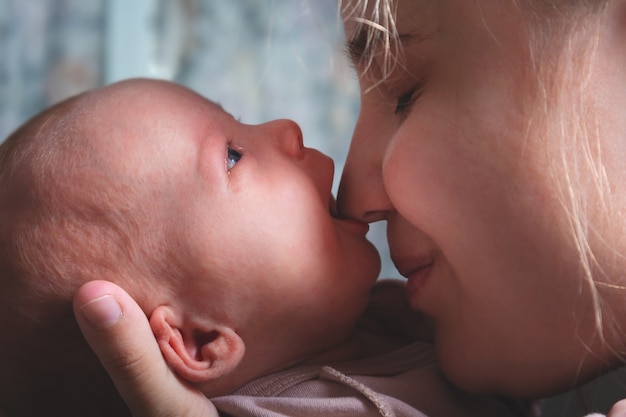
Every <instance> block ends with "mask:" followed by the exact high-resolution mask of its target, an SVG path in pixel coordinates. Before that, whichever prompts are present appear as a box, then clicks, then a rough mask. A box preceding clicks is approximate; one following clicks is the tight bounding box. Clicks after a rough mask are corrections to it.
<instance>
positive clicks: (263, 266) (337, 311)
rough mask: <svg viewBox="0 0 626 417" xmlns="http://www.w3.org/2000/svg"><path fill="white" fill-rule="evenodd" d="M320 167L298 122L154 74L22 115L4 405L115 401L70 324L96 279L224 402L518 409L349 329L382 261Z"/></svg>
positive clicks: (327, 170)
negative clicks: (252, 113) (113, 287)
mask: <svg viewBox="0 0 626 417" xmlns="http://www.w3.org/2000/svg"><path fill="white" fill-rule="evenodd" d="M332 179H333V163H332V161H331V159H330V158H328V157H327V156H325V155H323V154H322V153H320V152H318V151H316V150H314V149H309V148H305V147H303V143H302V134H301V132H300V129H299V127H298V125H297V124H295V123H294V122H291V121H288V120H278V121H273V122H269V123H265V124H262V125H258V126H250V125H245V124H242V123H239V122H238V121H237V120H236V119H234V118H233V117H232V116H231V115H230V114H228V113H226V112H225V111H224V110H223V109H222V108H221V107H220V106H219V105H217V104H215V103H213V102H211V101H208V100H206V99H205V98H203V97H201V96H199V95H197V94H195V93H194V92H192V91H190V90H188V89H185V88H183V87H181V86H178V85H175V84H172V83H168V82H164V81H155V80H128V81H124V82H120V83H117V84H113V85H111V86H108V87H105V88H103V89H100V90H95V91H92V92H88V93H85V94H82V95H80V96H77V97H74V98H71V99H69V100H67V101H65V102H63V103H61V104H58V105H56V106H54V107H52V108H50V109H48V110H46V111H44V112H43V113H41V114H39V115H37V116H35V117H34V118H33V119H32V120H30V121H29V122H27V123H26V124H25V125H24V126H22V127H21V128H20V129H18V130H17V131H16V132H15V133H13V134H12V135H11V136H10V137H9V138H8V139H7V140H6V141H5V142H4V143H3V144H2V145H1V146H0V218H1V221H0V317H1V320H2V322H1V323H0V326H1V327H2V335H3V341H2V344H0V396H1V400H0V409H3V410H4V411H5V413H6V415H8V416H12V415H20V416H24V415H47V416H50V415H64V416H68V415H83V416H84V415H90V416H93V415H115V416H120V415H123V414H125V413H128V411H127V410H126V408H125V407H124V405H123V403H122V402H121V400H120V399H119V397H118V396H117V394H116V392H115V389H114V387H113V386H112V384H111V382H110V380H109V379H108V378H107V377H106V374H105V373H104V372H103V371H102V369H101V367H100V366H99V364H98V362H97V360H96V359H95V356H94V355H93V354H92V353H91V351H90V350H89V348H88V347H87V345H86V344H85V343H84V341H83V339H82V337H81V335H80V332H79V331H78V328H77V327H76V325H75V321H74V319H73V317H72V307H71V304H72V303H71V300H72V296H73V294H74V292H75V291H76V289H77V288H78V287H79V286H80V285H81V284H83V283H85V282H87V281H90V280H95V279H102V278H105V279H107V280H111V281H114V282H116V283H118V284H120V285H122V286H123V287H124V288H125V289H127V290H128V291H129V292H130V293H131V294H132V295H133V297H135V299H136V300H137V301H138V302H139V304H140V305H141V306H142V308H143V310H144V311H145V312H146V314H147V315H148V316H149V318H150V323H151V326H152V329H153V331H154V334H155V336H156V338H157V340H158V342H159V346H160V348H161V351H162V353H163V356H164V358H165V359H166V361H167V362H168V364H169V365H170V366H171V368H172V369H173V370H174V371H175V372H176V373H177V375H179V377H180V378H181V379H182V380H184V381H187V382H188V383H189V384H191V385H193V386H194V387H196V388H198V389H200V390H201V391H202V392H203V393H204V394H205V395H206V396H207V397H208V398H211V399H212V400H213V402H214V404H215V405H216V407H217V408H218V410H219V411H220V413H224V414H228V415H267V416H270V415H285V414H291V415H296V416H309V415H319V416H328V415H346V416H348V415H349V416H352V415H403V416H422V415H433V416H487V415H494V416H507V415H518V414H516V411H515V410H514V409H513V408H512V407H511V406H510V405H509V404H504V403H503V402H500V401H499V400H497V399H494V398H491V397H479V396H472V395H468V394H464V393H461V392H458V391H457V390H455V389H454V388H452V387H451V386H449V385H448V383H447V382H446V381H445V380H444V379H443V378H442V377H441V376H440V373H439V370H438V368H437V366H436V364H435V362H434V355H433V352H432V350H431V348H430V346H429V345H426V344H423V343H414V344H409V345H406V344H403V343H399V342H398V341H397V340H393V339H391V338H385V337H382V336H376V335H372V334H368V333H365V332H359V331H357V330H356V323H357V320H358V319H359V317H360V316H361V315H362V314H363V312H364V310H365V308H366V306H367V304H368V299H369V293H370V289H371V288H372V286H373V285H374V283H375V281H376V277H377V275H378V271H379V267H380V262H379V257H378V254H377V252H376V250H375V249H374V247H373V246H372V245H371V244H370V242H368V241H367V240H366V238H365V234H366V232H367V230H368V226H367V224H364V223H361V222H358V221H354V220H349V219H341V218H338V217H337V216H336V212H335V207H334V199H333V197H332V194H331V185H332ZM418 410H419V411H418ZM394 413H395V414H394ZM422 413H424V414H422ZM519 415H521V414H519Z"/></svg>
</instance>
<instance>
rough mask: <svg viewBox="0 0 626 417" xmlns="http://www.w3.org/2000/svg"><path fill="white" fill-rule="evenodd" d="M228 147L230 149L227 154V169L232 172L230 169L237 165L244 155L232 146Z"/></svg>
mask: <svg viewBox="0 0 626 417" xmlns="http://www.w3.org/2000/svg"><path fill="white" fill-rule="evenodd" d="M227 149H228V152H227V155H226V171H228V172H230V170H231V169H233V167H234V166H235V165H237V162H239V160H240V159H241V157H242V155H241V152H239V151H238V150H236V149H233V148H231V147H230V146H228V148H227Z"/></svg>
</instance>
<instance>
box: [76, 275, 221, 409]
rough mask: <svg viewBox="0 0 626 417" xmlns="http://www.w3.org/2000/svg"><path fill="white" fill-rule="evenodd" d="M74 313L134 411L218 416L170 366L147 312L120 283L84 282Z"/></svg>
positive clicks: (78, 293) (88, 339)
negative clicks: (161, 349) (151, 326)
mask: <svg viewBox="0 0 626 417" xmlns="http://www.w3.org/2000/svg"><path fill="white" fill-rule="evenodd" d="M74 314H75V316H76V320H77V322H78V324H79V326H80V328H81V330H82V332H83V335H84V337H85V339H86V340H87V342H88V343H89V345H90V346H91V348H92V349H93V351H94V352H95V353H96V355H97V356H98V358H99V359H100V361H101V363H102V365H103V366H104V368H105V369H106V370H107V372H108V373H109V375H110V376H111V379H112V380H113V382H114V384H115V386H116V388H117V390H118V391H119V393H120V395H121V396H122V398H123V399H124V401H125V402H126V404H127V405H128V406H129V407H130V409H131V411H132V412H133V415H134V416H136V417H141V416H151V417H155V416H163V417H166V416H211V415H214V416H217V412H216V411H215V408H214V407H213V405H212V403H211V402H210V401H209V400H207V399H206V398H205V397H204V396H203V395H202V394H201V393H199V392H198V391H196V390H194V389H192V388H190V387H188V386H186V385H184V384H183V383H182V382H181V381H180V380H179V379H178V378H177V377H176V376H175V375H174V373H173V372H172V371H171V370H170V369H169V367H168V366H167V364H166V363H165V361H164V359H163V356H162V355H161V351H160V349H159V347H158V344H157V342H156V340H155V339H154V336H153V334H152V330H151V329H150V324H149V322H148V319H147V317H146V316H145V314H144V312H143V311H142V310H141V308H140V307H139V306H138V305H137V303H136V302H135V301H134V300H133V299H132V298H131V297H130V296H129V295H128V294H127V293H126V292H125V291H124V290H122V289H121V288H120V287H118V286H117V285H115V284H113V283H111V282H107V281H92V282H89V283H87V284H85V285H83V286H82V287H81V288H80V289H79V290H78V292H77V293H76V295H75V297H74Z"/></svg>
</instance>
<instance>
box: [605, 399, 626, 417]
mask: <svg viewBox="0 0 626 417" xmlns="http://www.w3.org/2000/svg"><path fill="white" fill-rule="evenodd" d="M606 417H626V399H625V400H621V401H618V402H616V403H615V405H614V406H613V407H611V410H610V411H609V414H607V415H606Z"/></svg>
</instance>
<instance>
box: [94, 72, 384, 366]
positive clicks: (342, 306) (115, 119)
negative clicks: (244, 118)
mask: <svg viewBox="0 0 626 417" xmlns="http://www.w3.org/2000/svg"><path fill="white" fill-rule="evenodd" d="M96 94H101V95H102V100H101V103H102V105H101V106H100V108H99V110H98V112H97V114H98V116H97V117H96V118H95V119H96V120H97V122H94V124H93V125H91V126H90V127H89V129H93V131H94V132H98V138H99V139H98V140H97V144H96V149H97V150H98V152H100V155H101V156H102V157H103V158H106V160H107V161H108V162H109V163H110V164H111V166H112V167H113V169H114V170H115V171H116V172H119V174H120V175H123V176H132V177H133V178H134V179H135V180H136V181H137V182H138V183H139V184H142V185H141V186H142V187H146V188H151V189H154V190H156V191H155V192H153V193H152V195H154V196H155V197H154V200H153V201H147V202H146V204H147V205H150V207H151V210H153V211H154V219H163V220H162V222H163V230H164V231H165V236H166V239H167V245H168V247H169V250H170V251H173V252H175V256H176V257H177V258H178V259H180V260H181V264H182V265H183V267H184V268H185V270H186V272H187V273H186V274H185V276H187V277H193V278H187V279H189V282H185V283H184V287H185V288H187V289H188V290H189V291H185V295H184V296H183V298H184V299H183V300H181V303H184V305H183V306H184V308H185V309H189V310H190V311H192V310H195V311H206V312H209V311H210V312H212V313H215V314H218V315H221V317H222V318H223V319H224V320H227V321H231V322H232V323H230V324H233V325H234V326H237V328H238V331H239V332H240V334H241V335H242V337H244V338H245V337H246V335H250V336H252V335H255V336H254V337H257V336H258V337H260V336H259V335H260V334H263V335H264V336H268V337H269V336H270V335H271V338H272V339H274V340H276V341H277V342H280V343H279V346H281V348H282V349H286V350H289V354H294V355H298V354H300V353H306V352H305V351H306V350H310V351H311V352H314V351H316V350H319V349H321V348H324V347H329V345H330V344H334V343H339V342H341V341H343V340H344V339H345V338H346V337H347V336H348V335H349V334H350V333H351V329H352V327H353V325H354V321H355V320H356V318H358V316H359V315H360V314H361V312H362V310H363V309H364V307H365V305H366V303H367V299H368V291H369V289H370V287H371V286H372V284H373V283H374V281H375V280H376V277H377V275H378V271H379V266H380V265H379V258H378V254H377V252H376V250H375V249H374V247H373V246H372V245H371V244H370V242H368V241H367V240H366V239H365V234H366V232H367V229H368V227H367V225H366V224H364V223H360V222H356V221H353V220H343V219H339V218H337V217H336V215H335V208H334V199H333V198H332V196H331V184H332V180H333V170H334V168H333V162H332V160H331V159H330V158H328V157H327V156H325V155H323V154H322V153H320V152H318V151H316V150H314V149H309V148H305V147H303V145H302V135H301V132H300V129H299V127H298V125H297V124H295V123H294V122H291V121H288V120H277V121H273V122H269V123H265V124H262V125H258V126H251V125H245V124H242V123H239V122H238V121H237V120H235V119H234V118H233V117H232V116H231V115H230V114H228V113H226V112H225V111H223V110H222V109H221V107H219V106H218V105H216V104H214V103H212V102H210V101H208V100H206V99H204V98H202V97H201V96H199V95H197V94H195V93H193V92H191V91H190V90H187V89H185V88H182V87H180V86H176V85H173V84H169V83H165V82H159V81H148V80H131V81H127V82H123V83H120V84H116V85H113V86H112V87H109V88H107V89H105V90H103V91H101V92H100V93H96ZM155 221H157V220H155ZM247 326H250V327H249V328H248V327H247Z"/></svg>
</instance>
